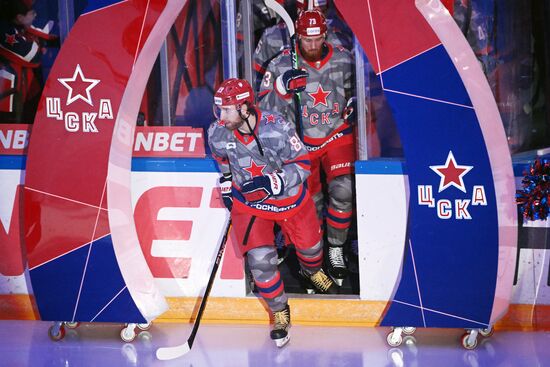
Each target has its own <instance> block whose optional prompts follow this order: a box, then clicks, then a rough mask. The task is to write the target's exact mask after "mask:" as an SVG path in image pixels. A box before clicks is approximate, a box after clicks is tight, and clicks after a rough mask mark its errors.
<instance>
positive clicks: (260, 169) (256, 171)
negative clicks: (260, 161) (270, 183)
mask: <svg viewBox="0 0 550 367" xmlns="http://www.w3.org/2000/svg"><path fill="white" fill-rule="evenodd" d="M265 166H266V165H265V164H264V165H259V166H258V165H257V164H256V162H254V159H251V160H250V167H246V168H245V169H244V170H245V171H248V172H249V173H250V176H251V177H258V176H263V175H264V168H265Z"/></svg>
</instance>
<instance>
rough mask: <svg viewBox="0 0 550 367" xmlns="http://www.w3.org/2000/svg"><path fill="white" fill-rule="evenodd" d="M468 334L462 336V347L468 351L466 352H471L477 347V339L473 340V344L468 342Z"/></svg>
mask: <svg viewBox="0 0 550 367" xmlns="http://www.w3.org/2000/svg"><path fill="white" fill-rule="evenodd" d="M469 336H470V334H469V333H466V334H464V335H462V346H463V347H464V348H465V349H468V350H473V349H475V348H476V347H477V338H476V339H474V341H473V342H471V343H470V342H469V341H468V338H469Z"/></svg>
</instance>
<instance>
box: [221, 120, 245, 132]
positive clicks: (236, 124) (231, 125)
mask: <svg viewBox="0 0 550 367" xmlns="http://www.w3.org/2000/svg"><path fill="white" fill-rule="evenodd" d="M223 122H224V126H225V128H226V129H227V130H230V131H233V130H236V129H238V128H240V127H241V126H243V124H244V120H243V119H242V118H239V120H238V121H231V120H224V121H223Z"/></svg>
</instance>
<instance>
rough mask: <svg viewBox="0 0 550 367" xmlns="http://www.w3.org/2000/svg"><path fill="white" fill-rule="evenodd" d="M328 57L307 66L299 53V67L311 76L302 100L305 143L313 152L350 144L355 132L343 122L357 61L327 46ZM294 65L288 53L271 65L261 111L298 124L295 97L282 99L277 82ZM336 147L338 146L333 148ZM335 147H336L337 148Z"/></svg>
mask: <svg viewBox="0 0 550 367" xmlns="http://www.w3.org/2000/svg"><path fill="white" fill-rule="evenodd" d="M325 45H326V46H325V47H326V49H325V51H324V53H323V54H324V56H323V57H322V58H321V60H319V61H317V62H307V61H305V60H304V59H303V58H301V57H300V54H299V52H298V62H299V64H298V67H299V68H303V69H306V70H307V71H308V73H309V76H308V78H307V87H306V90H305V91H304V92H301V93H300V96H301V115H302V129H303V142H304V143H305V145H306V149H307V150H308V151H309V152H315V151H318V150H320V149H322V148H324V147H325V146H326V145H327V144H329V143H332V142H334V141H335V140H340V141H342V140H344V139H343V138H345V137H346V136H347V137H346V138H345V140H346V142H349V141H350V140H351V139H352V136H353V135H352V133H353V129H352V127H351V126H349V125H348V124H346V123H345V122H344V120H343V119H342V112H343V109H344V108H345V107H346V103H347V101H348V99H349V98H350V97H351V96H352V95H353V93H354V91H353V70H354V64H353V59H352V56H351V54H350V53H349V51H347V50H346V49H344V48H343V47H333V46H332V45H331V44H330V43H328V42H327V43H325ZM291 65H292V60H291V56H290V52H288V50H286V51H285V52H283V53H281V54H280V55H279V56H277V57H276V58H275V59H273V61H272V62H271V63H270V64H269V67H268V69H267V71H266V73H265V75H264V79H263V80H262V84H261V90H260V93H259V95H260V97H261V98H262V99H261V102H260V107H262V108H265V109H268V110H272V111H276V112H279V113H280V114H282V115H283V116H285V117H286V118H287V119H288V120H290V121H292V122H294V123H295V121H296V111H295V105H294V101H293V98H292V95H291V94H290V93H289V94H287V95H281V94H280V93H279V92H278V91H277V86H276V85H275V84H276V83H275V80H276V79H277V77H278V76H279V75H282V74H283V73H284V72H285V71H287V70H289V69H290V68H291ZM333 145H335V144H333ZM333 145H332V146H333Z"/></svg>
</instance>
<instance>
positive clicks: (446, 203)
mask: <svg viewBox="0 0 550 367" xmlns="http://www.w3.org/2000/svg"><path fill="white" fill-rule="evenodd" d="M429 168H430V169H431V170H432V171H433V172H434V173H436V174H437V175H438V176H439V187H438V189H437V194H438V195H435V194H434V189H433V186H432V185H418V186H417V190H418V205H424V206H427V207H428V208H434V209H436V213H437V217H438V218H439V219H452V218H454V219H458V220H462V219H472V215H471V213H470V210H469V209H468V208H469V207H470V205H471V206H478V205H480V206H487V195H486V194H485V187H484V186H483V185H473V186H472V190H471V192H469V191H468V188H467V187H466V185H465V183H464V176H466V175H467V174H468V172H470V171H471V170H472V169H473V168H474V166H467V165H460V164H458V163H457V161H456V159H455V157H454V154H453V152H452V151H449V154H448V155H447V160H446V161H445V163H444V164H441V165H432V166H429ZM452 188H454V189H456V190H458V191H460V192H462V193H464V194H466V195H463V196H464V197H459V198H456V197H453V199H451V198H450V197H449V196H450V195H447V196H446V193H447V191H446V190H448V189H452ZM436 196H437V197H436Z"/></svg>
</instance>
